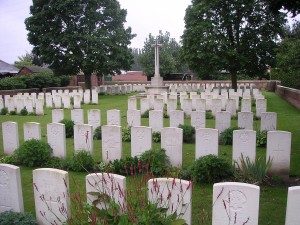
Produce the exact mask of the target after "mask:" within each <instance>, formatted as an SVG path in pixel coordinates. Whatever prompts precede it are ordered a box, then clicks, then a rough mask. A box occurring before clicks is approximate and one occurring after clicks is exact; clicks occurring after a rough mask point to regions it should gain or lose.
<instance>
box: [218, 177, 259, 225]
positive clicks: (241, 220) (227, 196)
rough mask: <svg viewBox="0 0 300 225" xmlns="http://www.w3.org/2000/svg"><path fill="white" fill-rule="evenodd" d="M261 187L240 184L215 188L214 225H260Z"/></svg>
mask: <svg viewBox="0 0 300 225" xmlns="http://www.w3.org/2000/svg"><path fill="white" fill-rule="evenodd" d="M259 192H260V188H259V186H256V185H253V184H245V183H238V182H224V183H216V184H214V186H213V214H212V224H213V225H224V224H230V225H233V224H241V225H243V224H252V225H258V213H259Z"/></svg>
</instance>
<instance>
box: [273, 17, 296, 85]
mask: <svg viewBox="0 0 300 225" xmlns="http://www.w3.org/2000/svg"><path fill="white" fill-rule="evenodd" d="M276 62H277V63H276V66H277V68H276V69H273V70H271V71H272V72H271V76H272V78H273V79H277V80H281V84H282V85H284V86H288V87H292V88H297V89H300V22H298V23H296V24H295V25H294V26H293V27H292V28H291V29H289V30H287V32H286V35H285V37H284V39H283V40H282V41H281V43H280V45H279V47H278V51H277V57H276Z"/></svg>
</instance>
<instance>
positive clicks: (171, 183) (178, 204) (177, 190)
mask: <svg viewBox="0 0 300 225" xmlns="http://www.w3.org/2000/svg"><path fill="white" fill-rule="evenodd" d="M148 200H149V201H150V202H151V203H155V204H157V205H158V206H159V207H162V208H166V209H168V211H167V214H168V215H171V214H173V213H175V212H176V214H177V215H180V216H179V218H182V219H184V220H185V222H186V223H187V224H188V225H191V224H192V183H191V181H187V180H181V179H176V178H153V179H151V180H149V181H148Z"/></svg>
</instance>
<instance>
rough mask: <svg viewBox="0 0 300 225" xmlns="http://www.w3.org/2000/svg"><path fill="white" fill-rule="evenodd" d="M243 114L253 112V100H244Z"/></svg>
mask: <svg viewBox="0 0 300 225" xmlns="http://www.w3.org/2000/svg"><path fill="white" fill-rule="evenodd" d="M241 112H251V99H248V98H246V99H242V106H241Z"/></svg>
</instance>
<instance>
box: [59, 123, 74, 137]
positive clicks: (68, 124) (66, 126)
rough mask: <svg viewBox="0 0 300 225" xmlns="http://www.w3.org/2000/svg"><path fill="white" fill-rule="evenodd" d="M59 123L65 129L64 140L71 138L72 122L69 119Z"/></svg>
mask: <svg viewBox="0 0 300 225" xmlns="http://www.w3.org/2000/svg"><path fill="white" fill-rule="evenodd" d="M59 122H60V123H63V124H64V125H65V128H66V138H71V137H73V135H74V125H75V124H74V122H73V120H70V119H63V120H61V121H59Z"/></svg>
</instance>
